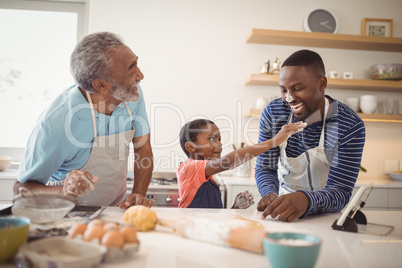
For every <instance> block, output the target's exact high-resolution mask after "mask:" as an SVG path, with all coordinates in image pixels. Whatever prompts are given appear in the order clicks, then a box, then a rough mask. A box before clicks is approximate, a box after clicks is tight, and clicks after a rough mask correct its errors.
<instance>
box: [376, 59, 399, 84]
mask: <svg viewBox="0 0 402 268" xmlns="http://www.w3.org/2000/svg"><path fill="white" fill-rule="evenodd" d="M369 72H370V76H371V78H372V79H376V80H401V79H402V63H384V64H376V65H373V66H370V68H369Z"/></svg>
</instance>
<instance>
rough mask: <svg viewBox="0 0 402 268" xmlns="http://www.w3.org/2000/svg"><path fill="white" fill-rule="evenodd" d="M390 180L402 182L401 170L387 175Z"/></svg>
mask: <svg viewBox="0 0 402 268" xmlns="http://www.w3.org/2000/svg"><path fill="white" fill-rule="evenodd" d="M388 174H389V175H390V176H391V178H392V179H394V180H396V181H402V170H400V171H395V172H390V173H388Z"/></svg>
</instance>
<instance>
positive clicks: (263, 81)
mask: <svg viewBox="0 0 402 268" xmlns="http://www.w3.org/2000/svg"><path fill="white" fill-rule="evenodd" d="M278 83H279V75H271V74H251V75H250V76H249V77H247V78H246V81H245V84H246V85H254V86H255V85H256V86H278ZM327 88H328V89H353V90H364V91H367V90H372V91H375V90H377V91H378V90H386V91H393V92H402V81H389V80H368V79H366V80H364V79H332V78H328V85H327Z"/></svg>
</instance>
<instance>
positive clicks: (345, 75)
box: [343, 72, 353, 79]
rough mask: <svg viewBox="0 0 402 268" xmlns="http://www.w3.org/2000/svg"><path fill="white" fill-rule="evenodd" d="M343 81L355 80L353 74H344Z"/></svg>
mask: <svg viewBox="0 0 402 268" xmlns="http://www.w3.org/2000/svg"><path fill="white" fill-rule="evenodd" d="M343 79H353V73H351V72H344V73H343Z"/></svg>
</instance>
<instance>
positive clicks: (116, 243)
mask: <svg viewBox="0 0 402 268" xmlns="http://www.w3.org/2000/svg"><path fill="white" fill-rule="evenodd" d="M101 244H102V245H104V246H106V247H107V248H121V247H123V245H124V236H123V235H122V234H121V233H119V232H118V231H108V232H106V233H105V234H104V235H103V236H102V240H101Z"/></svg>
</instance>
